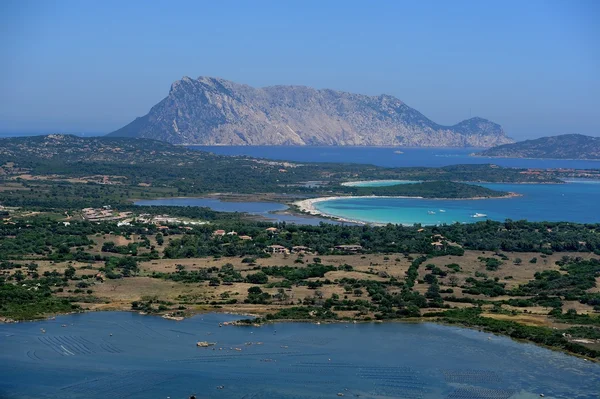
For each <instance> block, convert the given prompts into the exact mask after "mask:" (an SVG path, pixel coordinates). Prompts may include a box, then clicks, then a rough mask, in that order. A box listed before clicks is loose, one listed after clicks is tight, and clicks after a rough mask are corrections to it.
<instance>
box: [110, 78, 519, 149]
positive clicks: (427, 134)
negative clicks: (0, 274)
mask: <svg viewBox="0 0 600 399" xmlns="http://www.w3.org/2000/svg"><path fill="white" fill-rule="evenodd" d="M109 136H122V137H142V138H151V139H157V140H161V141H167V142H169V143H172V144H200V145H333V146H337V145H342V146H343V145H356V146H361V145H364V146H414V147H440V146H442V147H469V146H470V147H491V146H493V145H498V144H505V143H510V142H512V140H511V139H510V138H508V137H507V136H506V134H505V133H504V131H503V129H502V127H501V126H500V125H498V124H496V123H493V122H491V121H488V120H486V119H483V118H478V117H475V118H471V119H467V120H465V121H461V122H459V123H457V124H455V125H452V126H444V125H440V124H437V123H435V122H433V121H432V120H430V119H428V118H427V117H425V116H424V115H423V114H422V113H420V112H419V111H417V110H415V109H413V108H411V107H409V106H408V105H406V104H405V103H404V102H403V101H401V100H399V99H398V98H396V97H394V96H391V95H388V94H382V95H379V96H367V95H362V94H354V93H349V92H344V91H336V90H331V89H314V88H311V87H307V86H284V85H278V86H267V87H263V88H254V87H251V86H249V85H245V84H240V83H235V82H231V81H228V80H225V79H220V78H212V77H204V76H201V77H199V78H198V79H196V80H194V79H191V78H189V77H187V76H185V77H183V78H182V79H181V80H178V81H175V82H173V83H172V84H171V87H170V90H169V94H168V95H167V97H165V98H164V99H163V100H161V101H160V102H159V103H158V104H156V105H155V106H153V107H152V108H151V109H150V111H149V112H148V114H146V115H144V116H142V117H139V118H136V119H135V120H134V121H133V122H131V123H129V124H128V125H126V126H124V127H123V128H121V129H118V130H116V131H115V132H112V133H109Z"/></svg>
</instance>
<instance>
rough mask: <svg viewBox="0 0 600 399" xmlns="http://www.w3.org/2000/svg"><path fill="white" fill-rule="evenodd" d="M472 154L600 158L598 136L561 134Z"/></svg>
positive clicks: (515, 156) (513, 156) (514, 156)
mask: <svg viewBox="0 0 600 399" xmlns="http://www.w3.org/2000/svg"><path fill="white" fill-rule="evenodd" d="M473 155H476V156H482V157H499V158H553V159H600V137H590V136H584V135H581V134H563V135H560V136H552V137H542V138H539V139H535V140H526V141H519V142H518V143H514V144H505V145H500V146H498V147H493V148H490V149H488V150H485V151H483V152H479V153H476V154H473Z"/></svg>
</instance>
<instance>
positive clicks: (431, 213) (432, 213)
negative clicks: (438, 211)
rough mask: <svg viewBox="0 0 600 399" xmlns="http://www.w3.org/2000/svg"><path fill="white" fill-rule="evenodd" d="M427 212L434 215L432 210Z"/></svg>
mask: <svg viewBox="0 0 600 399" xmlns="http://www.w3.org/2000/svg"><path fill="white" fill-rule="evenodd" d="M427 213H428V214H430V215H435V212H434V211H427Z"/></svg>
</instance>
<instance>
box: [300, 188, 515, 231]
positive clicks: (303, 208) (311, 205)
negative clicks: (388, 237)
mask: <svg viewBox="0 0 600 399" xmlns="http://www.w3.org/2000/svg"><path fill="white" fill-rule="evenodd" d="M516 197H522V194H518V193H512V192H510V193H508V194H507V195H503V196H500V197H472V198H425V197H412V196H384V195H369V196H359V195H349V196H333V197H318V198H308V199H304V200H300V201H295V202H293V203H292V205H293V206H295V207H296V208H297V209H298V210H299V212H300V213H301V214H308V215H311V216H318V217H324V218H328V219H332V220H336V221H339V222H344V223H356V224H361V225H365V224H368V225H372V226H385V225H386V224H388V223H380V222H369V221H365V220H354V219H348V218H343V217H340V216H335V215H331V214H328V213H325V212H322V211H320V210H318V209H317V208H316V207H315V204H317V203H319V202H325V201H336V200H340V199H361V198H399V199H428V200H445V201H461V200H485V199H508V198H516ZM395 224H400V223H395ZM403 225H405V226H408V225H406V224H403ZM410 226H412V224H410Z"/></svg>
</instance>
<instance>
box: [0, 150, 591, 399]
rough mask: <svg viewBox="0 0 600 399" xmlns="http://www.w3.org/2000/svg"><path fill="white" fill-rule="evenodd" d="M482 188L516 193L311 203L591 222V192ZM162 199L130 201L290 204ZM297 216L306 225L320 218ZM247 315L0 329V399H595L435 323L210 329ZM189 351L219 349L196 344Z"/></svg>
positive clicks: (583, 377) (547, 362) (375, 158)
mask: <svg viewBox="0 0 600 399" xmlns="http://www.w3.org/2000/svg"><path fill="white" fill-rule="evenodd" d="M204 149H206V148H204ZM209 150H210V151H212V152H215V153H222V154H229V155H252V156H257V157H261V158H267V159H281V160H292V161H299V162H309V161H316V162H359V163H370V164H377V165H381V166H443V165H448V164H456V163H473V162H481V163H487V162H491V163H495V164H498V165H503V166H509V167H551V168H557V167H564V168H600V163H599V162H593V161H553V160H523V159H518V160H502V159H494V160H486V159H482V158H473V157H469V156H468V154H469V153H470V150H439V149H428V150H420V149H419V150H416V149H403V150H402V151H403V153H402V154H398V153H395V152H394V151H398V149H390V148H366V149H364V148H346V147H344V148H342V147H333V148H331V147H327V148H311V147H307V148H297V147H296V148H288V147H210V148H209ZM363 184H373V183H363ZM375 184H380V185H381V184H388V183H385V182H384V183H381V182H379V183H375ZM486 186H487V187H490V188H495V189H499V190H506V191H515V192H518V193H520V194H522V196H521V197H518V198H510V199H490V200H456V201H443V200H423V199H375V198H373V199H361V200H360V201H358V202H356V201H355V202H352V201H354V200H347V199H344V200H335V201H327V202H321V203H319V204H318V206H319V207H322V208H323V210H324V211H325V212H328V213H331V214H336V215H339V216H343V217H349V218H356V219H360V220H366V221H373V222H394V223H405V224H406V223H409V224H410V223H426V224H427V223H432V224H433V223H451V222H454V221H460V222H468V221H475V220H482V219H481V218H471V216H472V215H474V214H476V213H481V214H486V218H493V219H498V220H501V219H504V218H512V219H521V218H525V219H529V220H570V221H578V222H587V221H589V222H591V221H599V219H600V218H599V213H598V210H597V209H596V208H597V206H598V204H600V184H598V183H597V182H589V181H585V182H584V181H573V182H569V183H567V184H562V185H495V184H494V185H492V184H490V185H486ZM159 201H160V202H157V201H156V200H155V201H152V202H150V201H144V202H143V203H142V202H139V203H138V204H140V205H150V204H165V205H174V204H175V205H177V204H178V205H183V206H186V205H197V206H209V207H211V208H213V209H216V210H222V211H242V212H250V213H254V214H256V215H261V216H264V217H267V218H269V217H274V218H277V217H279V216H280V214H279V213H273V212H281V211H284V210H285V208H286V207H285V206H284V205H282V204H276V203H260V202H259V203H257V202H251V203H240V202H238V203H232V202H222V201H219V200H215V199H191V198H183V199H169V200H159ZM442 211H443V212H442ZM283 216H284V217H285V216H287V215H283ZM306 219H310V220H311V222H310V223H313V222H312V221H314V220H315V219H314V218H306ZM317 220H318V219H317ZM295 222H297V223H302V222H303V220H301V219H297V220H296V221H295ZM245 317H246V316H238V315H229V314H204V315H197V316H195V317H192V318H190V319H186V320H183V321H174V320H166V319H163V318H161V317H158V316H151V315H139V314H136V313H131V312H93V313H85V314H71V315H64V316H58V317H56V318H55V319H49V320H42V321H34V322H23V323H15V324H0V398H1V399H33V398H36V399H40V398H42V399H43V398H64V399H70V398H73V399H75V398H87V399H104V398H132V399H136V398H140V399H142V398H167V399H176V398H178V399H186V398H189V397H190V395H195V396H196V397H197V398H244V399H262V398H281V399H303V398H337V397H346V398H378V399H389V398H410V399H430V398H445V399H458V398H462V399H533V398H539V397H541V396H542V395H544V397H545V398H564V399H588V398H589V399H592V398H596V399H597V398H598V397H600V365H599V364H597V363H593V362H590V361H586V360H584V359H581V358H578V357H574V356H570V355H566V354H564V353H561V352H557V351H552V350H549V349H546V348H542V347H539V346H536V345H533V344H529V343H524V342H518V341H514V340H511V339H509V338H506V337H502V336H496V335H492V334H488V333H483V332H480V331H476V330H471V329H465V328H459V327H453V326H444V325H437V324H433V323H359V324H353V323H335V324H326V323H321V324H317V323H275V324H269V325H264V326H261V327H251V326H246V327H237V326H223V327H219V323H224V322H227V321H231V320H236V319H239V318H245ZM198 341H207V342H210V343H214V346H210V347H208V348H201V347H197V346H196V343H197V342H198Z"/></svg>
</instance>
